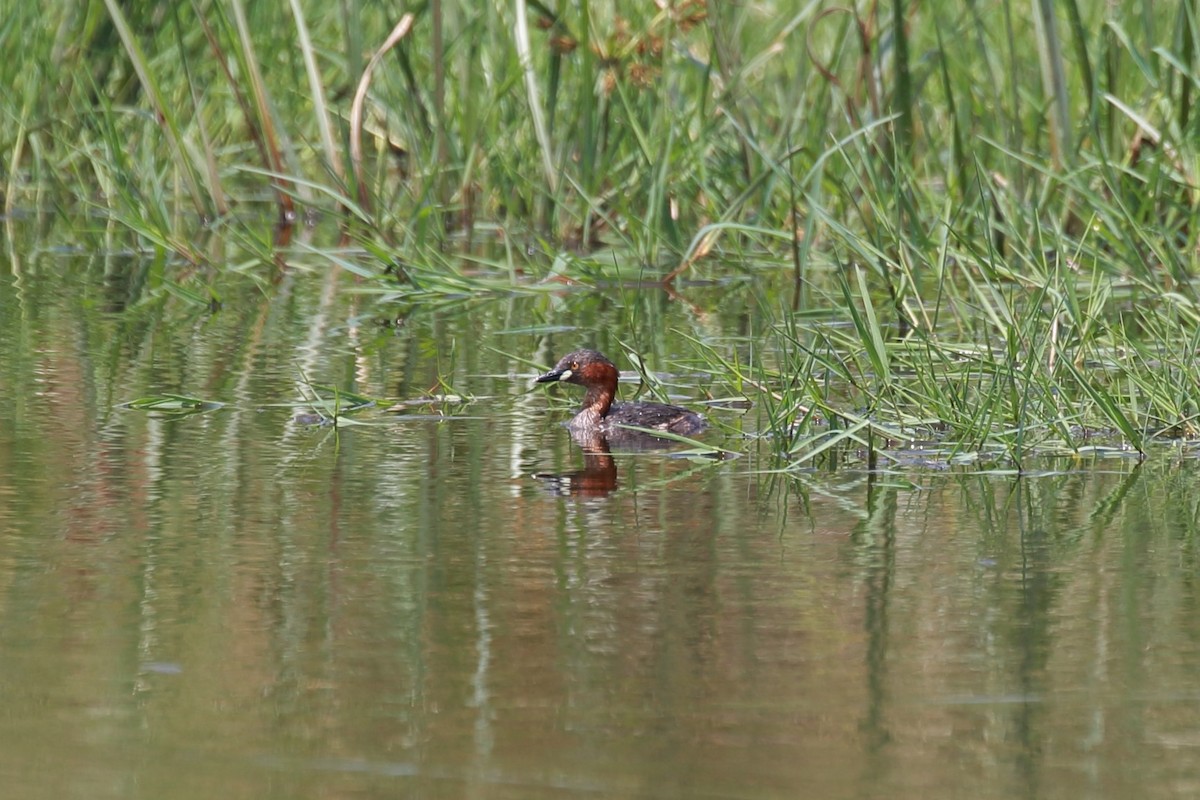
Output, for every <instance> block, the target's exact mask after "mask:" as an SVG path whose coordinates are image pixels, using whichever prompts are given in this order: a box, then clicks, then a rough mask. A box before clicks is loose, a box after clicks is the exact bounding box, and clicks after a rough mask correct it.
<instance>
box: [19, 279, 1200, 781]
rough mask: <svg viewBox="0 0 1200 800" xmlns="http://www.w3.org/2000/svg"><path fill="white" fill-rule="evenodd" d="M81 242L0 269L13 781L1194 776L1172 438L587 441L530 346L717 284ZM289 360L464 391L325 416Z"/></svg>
mask: <svg viewBox="0 0 1200 800" xmlns="http://www.w3.org/2000/svg"><path fill="white" fill-rule="evenodd" d="M105 272H106V270H105V269H101V268H100V267H98V266H95V265H92V266H90V267H85V266H79V265H67V266H64V267H62V268H61V269H57V270H50V269H47V268H45V267H43V274H44V275H45V277H30V276H29V275H28V274H24V275H23V276H22V277H14V275H13V274H11V272H6V273H5V274H4V275H3V277H2V278H0V336H3V341H4V345H3V350H2V351H0V353H2V356H0V708H3V714H2V716H0V783H2V784H3V786H4V787H5V789H4V797H5V798H55V799H60V798H88V799H89V800H92V799H94V798H213V797H223V798H247V799H249V798H255V799H256V800H257V799H260V798H347V797H354V798H393V797H406V798H466V797H476V798H576V797H579V798H596V797H604V798H609V797H611V798H796V797H812V798H884V797H887V798H909V797H912V798H928V797H973V798H1012V797H1029V798H1034V797H1036V798H1060V797H1061V798H1078V797H1095V798H1124V797H1129V798H1134V797H1137V798H1145V797H1187V796H1195V795H1196V794H1197V793H1200V613H1198V612H1200V602H1198V588H1200V587H1198V578H1200V576H1198V574H1197V564H1198V559H1200V553H1198V540H1197V530H1196V529H1197V513H1198V510H1200V483H1198V482H1200V475H1198V474H1197V469H1196V467H1195V464H1194V463H1193V462H1191V461H1188V460H1184V459H1178V458H1174V457H1172V456H1171V455H1170V454H1160V455H1158V456H1157V457H1156V458H1155V459H1153V460H1151V461H1150V462H1148V463H1146V464H1144V465H1142V466H1141V467H1137V466H1136V465H1134V464H1132V463H1127V462H1123V461H1107V462H1101V463H1099V464H1090V463H1075V462H1057V463H1056V464H1055V465H1054V466H1056V467H1059V468H1060V469H1059V470H1058V471H1056V472H1046V473H1043V474H1039V475H1034V476H1032V477H1027V478H1024V479H1021V480H1016V479H1013V478H1011V477H1004V476H996V475H986V474H980V473H978V472H974V471H964V470H959V471H954V470H950V471H939V470H929V471H922V470H911V471H905V472H902V473H899V474H890V475H889V474H882V475H875V476H869V475H867V474H864V473H862V472H860V471H847V470H842V471H813V472H803V473H799V474H796V475H793V476H789V477H781V476H773V475H769V474H765V472H764V469H765V468H766V467H768V466H770V464H769V463H768V462H767V461H765V459H760V458H759V457H758V456H757V454H756V451H755V448H754V445H753V443H752V442H751V441H750V440H746V439H743V438H742V437H741V436H739V435H738V431H740V430H752V429H753V427H754V424H755V422H754V414H755V412H753V411H751V412H749V413H748V414H747V415H745V416H743V417H739V416H737V415H736V414H733V413H731V412H724V411H716V410H713V411H710V412H709V414H710V416H712V417H714V418H715V419H716V420H717V421H718V422H720V424H721V430H718V431H717V432H715V433H713V434H712V435H711V436H710V439H711V440H713V441H715V442H718V443H721V444H723V445H725V446H727V447H731V448H733V449H737V450H741V451H745V452H746V456H745V457H743V458H739V459H732V460H715V459H704V458H698V459H687V458H680V457H674V456H671V455H669V454H664V453H634V454H617V455H615V456H614V457H612V458H611V460H609V458H608V457H605V456H595V455H593V456H589V457H587V458H585V457H584V454H583V453H582V452H581V451H580V450H579V448H578V447H577V446H576V445H574V444H573V443H572V442H571V441H570V439H569V437H568V436H567V433H566V431H565V430H564V429H562V428H561V427H559V424H558V423H560V422H561V421H562V419H563V418H564V413H563V409H564V408H565V397H566V395H565V394H564V393H561V392H560V393H557V394H552V393H547V392H545V391H543V390H542V389H540V388H538V389H536V390H535V389H531V386H530V384H529V379H530V378H531V377H532V375H533V374H534V373H535V370H536V368H537V367H540V366H546V365H548V364H549V363H551V362H552V361H553V360H554V358H555V357H556V356H557V355H560V354H561V353H562V352H564V351H566V350H568V349H571V348H573V347H575V346H578V345H583V344H591V345H597V346H600V347H601V348H603V349H606V350H609V351H610V352H612V353H620V346H619V341H626V342H630V343H635V344H636V346H637V347H638V348H639V349H640V350H641V351H642V352H643V353H644V354H645V355H646V356H647V358H648V360H649V361H650V363H651V365H652V366H654V365H659V364H664V363H670V362H671V361H672V360H673V359H677V358H679V357H683V356H687V355H688V354H689V353H691V352H692V351H690V350H689V345H688V343H687V342H686V341H685V339H684V338H683V336H682V335H681V333H680V332H686V333H689V334H691V335H696V336H703V337H706V339H707V340H708V341H711V342H714V343H719V342H721V341H724V340H729V341H734V340H736V339H737V338H738V337H742V336H745V335H747V334H751V335H752V334H754V333H755V330H754V324H755V323H754V313H753V308H754V302H753V300H752V298H750V297H748V296H745V295H747V294H748V290H747V289H745V288H744V287H736V286H735V287H732V288H730V287H720V288H713V289H697V290H694V291H691V292H689V293H688V294H687V301H688V302H686V303H682V302H675V301H672V300H671V299H669V298H667V297H666V296H665V295H662V294H660V293H656V292H629V293H624V294H616V293H609V294H606V295H599V294H566V295H557V296H546V297H538V298H525V299H496V300H492V301H488V302H481V303H471V304H469V305H468V304H460V305H458V306H450V307H446V308H442V309H436V308H432V307H427V308H423V307H414V308H394V309H389V308H387V307H382V306H378V305H375V304H374V303H372V302H371V301H370V300H369V299H367V298H364V297H363V296H361V295H356V294H353V293H351V292H347V291H345V290H346V289H348V288H350V286H351V285H350V283H349V282H348V281H341V282H330V281H327V280H326V279H325V278H324V277H323V276H321V275H308V276H300V277H298V278H295V279H291V280H285V281H284V283H283V284H281V285H279V286H275V287H271V288H270V289H269V290H268V291H266V292H264V291H262V290H260V289H257V288H255V287H253V286H229V287H225V289H224V291H225V296H224V298H223V299H224V300H225V307H224V309H223V310H222V311H220V312H219V313H217V314H215V315H210V314H209V313H207V312H206V311H204V310H201V309H193V308H192V307H190V306H188V305H186V304H185V303H183V302H182V301H181V300H179V299H177V298H170V299H165V300H159V301H154V300H151V301H146V300H142V301H141V302H137V303H130V302H128V301H129V299H130V298H131V297H132V296H134V295H138V296H141V295H140V294H139V293H138V291H137V287H135V286H133V285H132V282H131V281H128V280H112V279H109V280H106V279H104V278H103V277H102V275H103V274H105ZM110 272H111V271H110ZM73 273H77V274H76V275H74V276H73ZM390 316H404V318H405V321H404V324H403V325H402V326H401V327H399V328H385V327H382V326H381V325H379V324H378V320H380V319H383V318H387V317H390ZM730 346H732V345H730ZM305 378H306V379H307V380H308V381H309V382H311V383H313V384H332V385H336V386H338V387H339V388H341V389H347V390H351V389H352V390H355V391H359V392H363V393H366V394H370V395H373V396H379V397H386V398H390V399H413V398H419V397H422V396H425V395H428V394H431V393H441V394H446V393H457V394H460V395H463V396H468V397H473V398H475V399H474V401H473V402H471V403H468V404H465V405H453V406H444V405H434V406H422V405H418V406H414V407H413V408H412V409H411V410H410V412H409V413H407V414H404V415H400V416H394V415H385V414H383V413H381V412H380V411H378V410H369V411H366V412H364V413H361V414H359V415H357V417H356V419H358V420H359V421H361V422H364V423H368V424H364V425H355V426H348V427H345V428H343V429H341V430H340V431H335V430H333V429H331V428H321V427H310V426H303V425H297V424H295V423H294V422H293V417H294V415H295V414H296V413H297V412H299V411H303V410H304V405H303V404H302V403H300V402H298V401H299V400H300V398H301V397H302V392H304V391H305V386H304V383H305ZM678 382H679V383H681V384H683V385H685V386H686V385H687V379H686V378H681V379H679V381H678ZM694 389H695V391H694V394H693V396H694V397H699V396H701V395H702V394H703V392H704V391H705V390H706V389H712V390H713V391H714V392H715V393H719V392H720V391H721V389H720V387H716V386H709V385H708V383H707V382H705V381H700V380H697V381H696V382H695V385H694ZM159 392H181V393H186V394H189V395H196V396H200V397H204V398H209V399H213V400H217V401H221V402H223V403H226V404H227V405H226V406H225V407H224V408H221V409H219V410H215V411H211V412H208V413H204V414H197V415H193V416H188V417H183V418H171V417H166V416H156V415H153V414H148V413H145V412H139V411H131V410H127V409H123V408H118V407H117V404H119V403H122V402H125V401H128V400H132V399H134V398H136V397H138V396H141V395H145V394H149V393H159ZM555 398H558V399H557V400H556V399H555ZM572 398H577V396H576V395H572ZM446 415H449V416H446ZM572 473H575V475H574V477H575V483H574V485H573V486H574V493H572V483H571V481H570V477H571V474H572ZM551 476H558V477H557V479H555V478H553V477H551Z"/></svg>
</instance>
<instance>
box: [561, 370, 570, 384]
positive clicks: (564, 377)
mask: <svg viewBox="0 0 1200 800" xmlns="http://www.w3.org/2000/svg"><path fill="white" fill-rule="evenodd" d="M571 374H572V373H571V370H569V369H566V370H563V373H562V375H559V376H558V379H559V380H560V381H569V380H571Z"/></svg>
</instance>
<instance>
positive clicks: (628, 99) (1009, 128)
mask: <svg viewBox="0 0 1200 800" xmlns="http://www.w3.org/2000/svg"><path fill="white" fill-rule="evenodd" d="M10 6H11V7H10V8H9V9H8V13H7V14H6V15H3V18H4V20H5V21H4V22H3V23H0V43H2V44H4V45H6V46H7V48H6V49H7V52H16V53H21V54H22V56H21V57H20V58H12V59H7V60H6V61H5V62H4V63H0V78H2V79H3V80H4V83H5V85H6V86H9V87H11V91H9V92H6V93H5V95H4V97H3V98H0V150H3V151H4V152H6V153H9V154H10V158H9V159H7V160H6V163H7V164H8V167H7V170H8V172H7V174H4V175H0V185H2V186H4V187H5V188H4V208H5V210H6V215H7V220H6V222H7V223H8V224H7V226H6V228H5V229H6V231H8V230H10V229H11V226H12V224H13V222H12V220H13V216H14V215H18V214H21V213H22V211H23V210H29V211H34V212H36V213H38V214H45V213H48V212H49V213H53V214H55V215H58V216H59V217H61V218H62V219H63V220H65V221H66V222H67V224H72V225H77V226H85V227H92V228H97V227H98V228H99V230H97V231H96V233H95V238H96V240H97V241H98V242H103V243H104V245H105V246H107V247H110V248H132V249H134V250H136V251H144V252H147V253H149V254H152V255H153V258H154V262H155V264H156V265H157V266H156V267H155V269H154V271H153V272H154V274H155V275H156V276H157V277H156V280H153V281H147V282H146V286H147V288H148V289H153V288H155V287H159V288H162V289H163V291H162V292H160V293H159V296H170V297H176V298H184V299H188V298H191V299H192V300H194V301H195V304H196V305H203V301H204V298H213V301H212V303H210V306H211V307H216V305H215V304H216V301H215V298H217V297H219V296H220V287H219V284H220V282H221V280H222V276H223V275H225V274H228V273H230V272H238V273H241V272H250V273H252V274H254V275H255V276H256V277H257V278H258V279H259V280H260V281H261V283H262V286H263V287H264V290H267V289H268V288H269V287H270V286H271V285H272V281H273V280H274V279H275V277H277V276H278V275H279V274H280V273H281V272H285V271H289V272H290V271H296V270H297V268H308V269H315V270H318V271H320V270H326V271H329V270H340V271H344V272H346V273H349V274H351V275H352V276H353V277H354V279H355V281H356V282H357V288H358V289H359V290H361V291H364V292H373V293H375V294H377V295H378V296H379V297H380V299H381V302H386V303H390V304H391V303H400V304H404V305H406V306H407V307H411V308H429V307H435V306H437V307H442V306H443V305H444V304H445V303H455V302H460V301H461V300H462V299H463V298H472V297H479V296H481V295H483V294H487V293H490V292H496V291H507V292H511V291H538V292H547V293H548V292H550V291H558V290H559V289H560V288H561V287H562V286H563V285H564V284H574V285H584V286H590V287H592V290H594V291H614V290H612V289H610V288H609V287H610V286H612V285H617V286H620V285H622V283H623V282H624V281H630V280H637V281H642V280H646V279H647V278H649V279H650V280H654V281H657V280H665V281H667V282H672V281H673V282H675V283H676V285H677V286H676V288H675V289H674V291H679V292H681V293H682V294H683V296H686V293H687V288H686V283H687V282H688V281H696V280H699V281H718V282H721V283H723V284H726V285H728V286H730V287H733V286H743V287H751V288H750V289H749V290H751V291H754V292H758V293H760V294H761V302H760V303H758V308H759V309H760V310H761V315H760V316H761V319H759V320H757V321H756V324H755V326H754V331H753V332H754V333H755V334H757V335H758V338H757V339H756V340H754V341H752V342H749V343H747V342H745V341H732V340H725V339H723V338H722V337H721V336H720V335H716V334H715V333H714V332H713V330H712V329H711V328H710V327H709V326H708V325H707V324H706V323H705V322H704V317H705V315H704V314H703V313H697V314H696V315H695V319H696V324H695V327H694V329H693V330H690V331H685V334H686V335H687V336H689V337H690V338H691V340H692V341H693V342H694V343H695V348H694V353H693V355H692V360H691V366H693V367H695V368H697V369H698V370H700V371H704V372H707V373H708V374H710V375H712V376H713V379H714V381H715V383H716V384H720V388H719V389H718V392H719V393H720V394H723V395H724V394H731V393H732V394H739V393H740V394H742V395H746V396H749V397H751V398H753V399H754V400H756V401H757V403H758V405H759V408H760V410H761V412H762V413H763V415H764V417H763V425H764V428H765V429H767V430H769V431H770V432H771V441H772V443H773V444H772V446H773V447H774V449H775V450H776V451H777V453H778V454H779V456H780V458H781V459H784V460H785V461H786V462H787V463H789V464H803V463H807V462H810V461H811V460H812V459H813V458H814V457H816V456H817V455H819V454H821V453H822V452H825V451H826V450H828V448H830V447H832V446H834V445H835V444H839V443H844V442H854V443H855V444H856V445H860V446H862V447H864V448H866V449H868V450H869V451H871V452H875V450H876V448H877V447H878V446H879V444H880V443H881V442H882V443H884V446H885V447H886V445H887V443H888V442H896V441H900V440H904V439H912V440H919V439H933V440H937V441H938V442H939V443H940V444H939V446H942V447H943V448H944V449H945V450H946V451H947V452H949V453H950V454H952V455H963V454H970V453H977V452H989V453H996V452H998V453H1001V454H1003V455H1004V456H1005V457H1007V458H1011V459H1013V460H1014V461H1016V462H1017V463H1018V464H1020V463H1021V462H1022V460H1023V459H1024V458H1026V457H1027V456H1028V455H1029V454H1030V453H1037V452H1040V451H1043V450H1054V451H1060V450H1062V449H1068V450H1078V449H1080V448H1083V447H1088V446H1091V445H1092V444H1093V443H1094V442H1096V441H1097V437H1098V440H1099V441H1101V442H1104V443H1109V442H1111V443H1113V444H1115V445H1118V446H1121V447H1126V448H1130V449H1132V450H1134V451H1136V452H1139V453H1140V452H1144V451H1145V450H1146V449H1147V448H1148V447H1150V446H1151V445H1152V443H1153V442H1154V441H1156V440H1158V439H1161V438H1164V437H1175V436H1191V435H1193V434H1194V433H1195V432H1196V428H1197V426H1196V420H1197V417H1198V415H1200V408H1197V400H1196V397H1197V396H1198V392H1200V365H1198V364H1197V359H1196V353H1197V348H1198V345H1200V292H1198V291H1197V283H1196V275H1197V237H1198V236H1200V219H1198V218H1197V201H1198V198H1200V194H1198V191H1200V190H1198V189H1197V187H1198V186H1200V176H1198V175H1197V165H1200V151H1198V149H1197V143H1198V142H1200V129H1198V128H1200V115H1197V114H1196V112H1195V109H1194V108H1193V105H1194V98H1195V96H1196V94H1197V91H1196V90H1197V85H1198V82H1200V79H1198V78H1197V75H1200V63H1198V62H1200V54H1198V53H1197V47H1196V45H1195V43H1196V41H1197V31H1198V21H1197V15H1196V13H1195V9H1194V6H1193V4H1191V3H1189V2H1186V0H1179V1H1178V2H1174V3H1160V4H1155V5H1154V6H1153V7H1152V8H1151V7H1149V6H1145V5H1144V4H1141V3H1136V2H1134V0H1118V2H1114V3H1106V4H1099V3H1091V4H1084V3H1079V2H1076V0H1071V2H1069V3H1066V4H1054V3H1048V2H1037V3H1035V4H1034V9H1035V12H1036V13H1035V14H1034V15H1033V17H1032V18H1029V15H1028V14H1026V13H1025V12H1026V11H1027V10H1028V8H1029V7H1028V4H1025V5H1020V4H1015V3H1014V2H1012V1H1011V0H1004V1H1003V2H1000V3H995V4H978V3H973V4H966V5H963V4H960V3H954V2H951V1H950V0H934V2H930V3H923V4H912V3H906V2H904V0H893V2H891V3H874V2H872V3H867V2H862V3H858V4H852V5H848V6H838V7H829V6H826V5H825V4H821V3H818V2H807V3H805V2H800V3H793V2H784V1H783V0H779V1H778V2H764V3H757V4H732V3H705V2H702V1H701V0H672V2H662V3H635V2H618V3H615V4H596V3H591V2H586V0H585V2H579V3H569V4H568V3H557V4H550V3H543V2H535V1H534V0H529V1H528V2H519V3H516V4H509V3H500V2H487V3H449V2H431V3H428V4H424V5H418V6H414V7H413V8H412V9H411V13H410V15H406V16H402V17H401V15H397V16H398V17H399V18H397V19H390V18H388V17H387V16H386V13H387V12H386V10H385V9H384V8H383V7H381V6H379V5H378V4H366V3H361V2H356V0H347V2H344V3H340V4H325V5H320V4H313V3H306V2H303V1H302V0H293V2H291V3H290V4H288V5H286V6H275V5H269V4H268V5H263V4H244V3H242V2H240V0H211V1H209V2H206V1H205V0H196V2H193V3H190V4H188V5H180V6H173V7H170V8H169V9H168V8H165V7H163V6H161V4H154V3H144V2H132V3H120V4H118V3H114V2H110V1H109V0H106V2H105V3H104V4H87V5H86V6H84V7H82V8H81V7H79V6H78V4H69V3H61V2H51V3H48V4H43V5H42V6H39V7H36V8H35V7H33V6H30V5H20V4H11V3H10ZM18 39H19V40H20V41H19V42H18ZM373 56H374V57H373ZM367 64H370V65H371V66H370V77H369V79H367V72H368V68H367V67H365V65H367ZM356 87H357V92H356ZM347 163H348V164H349V165H350V169H349V170H348V169H347V167H346V164H347ZM264 208H274V209H275V214H264V213H262V212H263V209H264ZM271 217H274V219H271ZM321 219H328V220H332V221H334V222H335V223H336V225H335V226H331V227H336V229H337V230H336V232H333V233H327V234H323V235H316V234H313V233H312V232H310V231H308V230H307V229H306V228H305V227H304V226H305V225H306V224H310V223H314V222H316V221H318V220H321ZM318 230H319V229H318ZM297 232H299V233H300V236H299V241H298V242H297V241H294V240H295V239H297V235H296V234H297ZM6 235H9V236H10V247H11V235H10V234H6ZM226 243H230V244H226ZM14 268H15V267H14ZM614 293H615V292H614ZM631 324H632V323H631ZM763 332H765V334H764V333H763ZM633 335H636V333H634V334H633ZM631 340H633V341H636V340H634V339H632V337H631Z"/></svg>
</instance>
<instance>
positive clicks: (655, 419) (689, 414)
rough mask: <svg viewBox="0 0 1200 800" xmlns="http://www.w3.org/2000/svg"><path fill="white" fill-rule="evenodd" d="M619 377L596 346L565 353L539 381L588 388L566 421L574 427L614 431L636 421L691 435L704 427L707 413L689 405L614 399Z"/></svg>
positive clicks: (642, 425)
mask: <svg viewBox="0 0 1200 800" xmlns="http://www.w3.org/2000/svg"><path fill="white" fill-rule="evenodd" d="M619 377H620V372H618V371H617V367H616V365H615V364H613V363H612V362H611V361H609V360H608V359H607V358H605V357H604V356H602V355H600V354H599V353H597V352H596V351H595V350H576V351H575V352H574V353H570V354H568V355H565V356H563V357H562V359H561V360H560V361H559V362H558V363H557V364H555V365H554V369H552V370H550V371H549V372H547V373H546V374H545V375H542V376H540V377H539V378H538V379H537V381H536V382H537V383H551V382H553V381H566V382H567V383H577V384H579V385H580V386H583V387H585V388H586V389H587V394H586V395H584V397H583V408H581V409H579V413H578V414H576V415H575V417H574V419H572V420H571V421H570V422H569V423H567V427H569V428H570V429H571V430H572V431H599V432H600V433H602V434H609V435H611V434H614V433H620V432H621V431H624V429H623V428H621V426H622V425H634V426H636V427H638V428H652V429H654V430H658V431H670V432H671V433H678V434H681V435H684V436H689V435H691V434H693V433H699V432H700V431H702V430H704V426H705V422H704V417H702V416H700V415H699V414H697V413H695V412H693V411H688V410H687V409H686V408H680V407H679V406H669V405H666V404H664V403H641V402H634V403H615V402H613V398H615V397H616V396H617V379H618V378H619ZM625 432H626V433H628V432H629V431H625Z"/></svg>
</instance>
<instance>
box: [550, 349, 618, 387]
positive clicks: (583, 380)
mask: <svg viewBox="0 0 1200 800" xmlns="http://www.w3.org/2000/svg"><path fill="white" fill-rule="evenodd" d="M620 377H621V373H620V372H619V371H618V370H617V366H616V364H614V363H612V362H611V361H609V360H608V359H607V358H605V357H604V356H602V355H601V354H600V353H597V352H596V351H595V350H576V351H575V352H574V353H568V354H567V355H565V356H563V357H562V358H560V359H559V361H558V363H557V364H555V365H554V369H552V370H550V371H549V372H547V373H546V374H545V375H540V376H538V378H537V381H536V382H537V383H552V382H554V381H564V382H566V383H577V384H579V385H580V386H586V387H588V388H589V389H591V388H597V389H605V390H607V391H608V392H610V393H613V394H615V393H616V391H617V380H618V379H619V378H620Z"/></svg>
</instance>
